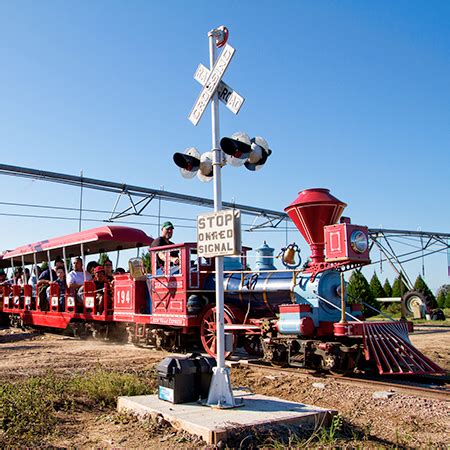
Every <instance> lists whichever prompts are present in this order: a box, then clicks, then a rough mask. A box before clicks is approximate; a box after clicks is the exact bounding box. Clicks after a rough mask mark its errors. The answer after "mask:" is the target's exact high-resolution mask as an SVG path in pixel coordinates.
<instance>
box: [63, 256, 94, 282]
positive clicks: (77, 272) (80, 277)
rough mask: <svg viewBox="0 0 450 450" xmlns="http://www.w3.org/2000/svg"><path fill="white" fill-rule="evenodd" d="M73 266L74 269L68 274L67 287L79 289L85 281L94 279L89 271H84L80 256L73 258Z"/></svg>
mask: <svg viewBox="0 0 450 450" xmlns="http://www.w3.org/2000/svg"><path fill="white" fill-rule="evenodd" d="M72 267H73V270H71V271H70V272H69V273H68V274H67V287H68V288H69V289H79V288H80V287H81V286H83V283H84V282H85V281H90V280H92V277H91V275H90V274H89V272H87V271H84V272H83V260H82V259H81V258H80V257H79V256H77V257H75V258H72Z"/></svg>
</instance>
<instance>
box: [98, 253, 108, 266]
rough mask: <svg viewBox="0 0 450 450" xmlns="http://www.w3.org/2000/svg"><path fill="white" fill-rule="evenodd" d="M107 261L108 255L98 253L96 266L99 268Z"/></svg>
mask: <svg viewBox="0 0 450 450" xmlns="http://www.w3.org/2000/svg"><path fill="white" fill-rule="evenodd" d="M108 259H109V256H108V253H100V255H99V257H98V261H97V262H98V264H99V265H100V266H103V264H105V262H106V261H107V260H108Z"/></svg>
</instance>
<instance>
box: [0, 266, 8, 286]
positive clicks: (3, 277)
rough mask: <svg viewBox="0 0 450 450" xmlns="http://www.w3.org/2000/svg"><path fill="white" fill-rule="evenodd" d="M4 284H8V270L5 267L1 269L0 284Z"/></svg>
mask: <svg viewBox="0 0 450 450" xmlns="http://www.w3.org/2000/svg"><path fill="white" fill-rule="evenodd" d="M4 284H8V281H7V280H6V272H5V271H4V270H3V269H0V286H3V285H4Z"/></svg>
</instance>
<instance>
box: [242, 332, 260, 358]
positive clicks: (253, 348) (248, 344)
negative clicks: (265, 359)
mask: <svg viewBox="0 0 450 450" xmlns="http://www.w3.org/2000/svg"><path fill="white" fill-rule="evenodd" d="M244 339H245V340H244V350H245V351H246V352H247V353H248V354H249V355H250V356H262V355H263V354H264V352H263V348H262V344H261V336H260V335H259V334H258V335H254V336H245V338H244Z"/></svg>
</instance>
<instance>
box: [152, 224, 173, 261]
mask: <svg viewBox="0 0 450 450" xmlns="http://www.w3.org/2000/svg"><path fill="white" fill-rule="evenodd" d="M173 228H174V227H173V224H172V222H164V223H163V224H162V227H161V236H159V237H158V238H156V239H155V240H154V241H153V242H152V243H151V245H150V248H152V247H161V246H163V245H172V244H173V242H172V241H171V240H170V238H171V237H172V235H173ZM166 254H167V253H166V252H158V253H157V254H156V266H157V268H158V269H161V268H163V267H164V264H165V262H166ZM170 263H171V264H174V265H178V264H179V259H178V252H170Z"/></svg>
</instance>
